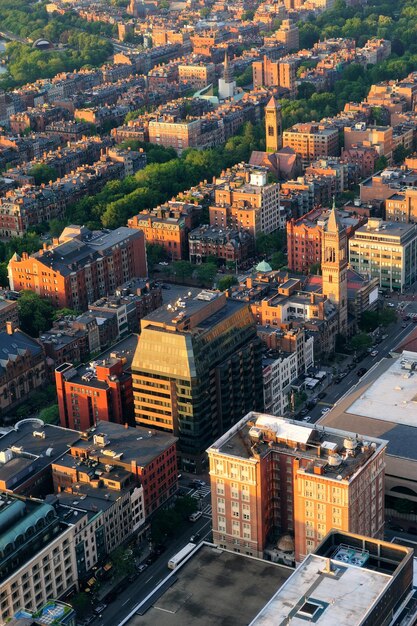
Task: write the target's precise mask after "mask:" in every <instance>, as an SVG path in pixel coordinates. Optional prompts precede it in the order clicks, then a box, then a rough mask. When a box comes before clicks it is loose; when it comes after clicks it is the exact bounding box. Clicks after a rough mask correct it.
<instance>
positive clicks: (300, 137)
mask: <svg viewBox="0 0 417 626" xmlns="http://www.w3.org/2000/svg"><path fill="white" fill-rule="evenodd" d="M282 145H283V146H284V147H288V148H292V149H293V150H295V152H297V154H299V155H300V157H301V159H302V162H303V165H304V166H307V165H308V164H309V163H311V161H315V160H316V159H318V158H319V157H327V156H339V133H338V130H337V129H336V128H327V127H326V126H324V125H322V124H317V123H316V122H310V123H300V124H295V125H294V126H291V128H287V130H284V134H283V139H282Z"/></svg>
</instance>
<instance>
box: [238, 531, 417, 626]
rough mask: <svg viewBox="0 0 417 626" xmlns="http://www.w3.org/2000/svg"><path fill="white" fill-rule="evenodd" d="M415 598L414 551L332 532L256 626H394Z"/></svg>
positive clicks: (263, 610)
mask: <svg viewBox="0 0 417 626" xmlns="http://www.w3.org/2000/svg"><path fill="white" fill-rule="evenodd" d="M353 590H360V592H358V593H354V594H352V591H353ZM412 594H413V551H412V549H411V548H407V547H405V546H401V545H397V544H393V543H388V542H387V541H380V540H379V539H371V538H370V537H364V536H361V535H357V534H353V533H347V532H341V531H339V530H332V531H331V532H330V533H329V534H328V535H327V536H326V538H325V539H324V540H323V541H322V543H321V544H320V545H319V546H318V548H317V549H316V550H315V552H314V553H312V554H309V555H308V556H307V557H306V558H305V559H304V561H303V562H302V563H301V565H299V566H298V567H297V569H296V570H295V572H293V574H292V575H291V576H290V577H289V578H288V579H287V580H286V581H285V582H284V584H283V585H282V587H281V588H280V589H278V591H277V592H276V593H275V594H274V595H273V596H272V598H271V599H270V600H269V602H268V603H267V604H266V605H265V606H264V608H263V609H262V610H261V611H260V612H259V614H258V615H257V616H256V618H255V619H254V620H253V621H252V622H250V626H272V625H273V624H277V623H280V624H285V623H291V624H292V625H294V626H304V624H305V623H306V622H307V623H314V624H318V625H319V626H328V625H329V624H339V625H340V626H351V624H355V625H356V626H374V625H376V624H385V625H386V626H393V625H394V624H395V623H401V621H400V622H397V617H398V616H403V613H402V612H403V610H404V608H405V607H406V605H407V603H408V602H409V600H410V597H411V596H412ZM399 619H400V620H401V617H400V618H399Z"/></svg>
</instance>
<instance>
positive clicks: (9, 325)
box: [6, 321, 15, 335]
mask: <svg viewBox="0 0 417 626" xmlns="http://www.w3.org/2000/svg"><path fill="white" fill-rule="evenodd" d="M14 331H15V325H14V323H13V322H10V321H8V322H6V333H7V334H8V335H13V333H14Z"/></svg>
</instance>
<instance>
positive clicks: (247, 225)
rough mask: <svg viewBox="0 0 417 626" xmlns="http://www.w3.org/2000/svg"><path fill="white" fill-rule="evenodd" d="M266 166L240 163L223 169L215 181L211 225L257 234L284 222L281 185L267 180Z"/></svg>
mask: <svg viewBox="0 0 417 626" xmlns="http://www.w3.org/2000/svg"><path fill="white" fill-rule="evenodd" d="M267 174H268V170H267V168H265V167H256V166H249V165H245V164H243V165H242V164H240V165H238V166H236V167H235V168H233V169H231V170H227V171H226V172H223V173H222V174H221V175H220V176H219V178H218V179H217V181H216V188H215V195H214V204H213V205H212V206H210V209H209V211H210V225H211V226H217V227H219V228H226V227H228V228H237V229H239V230H247V231H248V232H249V233H250V234H251V235H252V237H254V238H256V237H257V236H258V235H259V234H260V233H265V234H269V233H272V232H274V231H276V230H278V229H279V228H282V227H283V226H284V224H285V216H284V215H282V213H281V208H280V206H279V185H278V184H277V183H268V178H267Z"/></svg>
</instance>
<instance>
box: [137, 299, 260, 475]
mask: <svg viewBox="0 0 417 626" xmlns="http://www.w3.org/2000/svg"><path fill="white" fill-rule="evenodd" d="M185 293H187V292H185ZM175 304H177V305H178V306H175ZM175 309H176V310H175ZM178 311H179V312H178ZM141 325H142V332H141V335H140V338H139V343H138V347H137V350H136V354H135V358H134V359H133V364H132V372H133V393H134V404H135V419H136V422H137V424H139V425H141V426H147V427H149V428H156V429H161V430H165V431H169V432H172V433H173V434H174V435H175V436H177V437H178V438H179V443H178V451H179V457H180V465H181V467H182V468H183V469H184V470H187V471H191V472H200V471H202V470H203V469H204V468H205V466H206V454H205V450H206V448H207V447H208V446H209V445H210V444H211V443H212V442H213V441H214V440H215V439H216V438H217V437H218V436H219V435H221V434H222V433H223V432H225V431H226V430H228V429H229V428H230V427H231V426H232V425H233V424H234V423H236V422H237V421H239V420H240V419H241V418H242V416H243V415H245V414H246V413H247V412H248V411H249V410H254V409H255V408H256V410H262V408H263V383H262V360H261V357H262V347H261V341H260V339H259V338H258V337H257V334H256V324H255V322H254V319H253V316H252V313H251V311H250V309H249V306H248V304H246V303H242V302H235V301H232V300H228V299H227V298H226V296H225V294H221V293H217V292H200V291H199V290H197V289H194V290H192V291H189V292H188V293H187V296H184V299H183V300H181V299H180V300H178V301H177V303H174V304H173V305H168V308H167V307H165V306H164V307H161V308H160V309H158V310H157V311H154V312H153V313H151V314H150V315H148V316H147V317H146V318H144V319H143V320H142V322H141Z"/></svg>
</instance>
